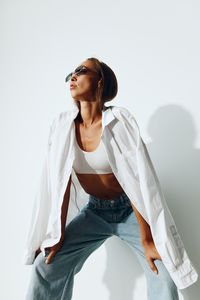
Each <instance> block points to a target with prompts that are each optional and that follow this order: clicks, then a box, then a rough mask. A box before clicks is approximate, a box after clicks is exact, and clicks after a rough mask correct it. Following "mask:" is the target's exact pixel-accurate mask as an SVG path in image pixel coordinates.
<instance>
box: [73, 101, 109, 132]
mask: <svg viewBox="0 0 200 300" xmlns="http://www.w3.org/2000/svg"><path fill="white" fill-rule="evenodd" d="M72 100H73V99H72ZM112 107H113V105H111V106H108V107H107V106H104V109H103V110H102V128H103V129H104V127H105V126H107V125H108V124H109V123H110V122H111V121H112V120H113V119H115V115H114V113H113V111H112ZM71 112H72V119H73V120H74V119H75V118H76V116H77V114H78V112H79V108H78V106H77V104H76V103H75V101H74V100H73V101H72V109H71Z"/></svg>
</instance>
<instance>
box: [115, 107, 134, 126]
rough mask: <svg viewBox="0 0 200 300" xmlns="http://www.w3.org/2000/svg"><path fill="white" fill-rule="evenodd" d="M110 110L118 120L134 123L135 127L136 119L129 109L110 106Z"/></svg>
mask: <svg viewBox="0 0 200 300" xmlns="http://www.w3.org/2000/svg"><path fill="white" fill-rule="evenodd" d="M111 109H112V111H113V113H114V114H116V116H118V117H119V116H120V118H122V119H124V121H127V122H128V121H130V122H134V123H135V124H136V125H137V121H136V118H135V116H134V114H133V113H132V112H131V110H130V109H128V108H127V107H124V106H117V105H112V106H111Z"/></svg>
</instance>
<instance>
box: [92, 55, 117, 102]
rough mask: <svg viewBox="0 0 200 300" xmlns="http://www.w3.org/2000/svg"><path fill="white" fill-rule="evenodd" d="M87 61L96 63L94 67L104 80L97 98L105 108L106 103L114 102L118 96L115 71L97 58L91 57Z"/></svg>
mask: <svg viewBox="0 0 200 300" xmlns="http://www.w3.org/2000/svg"><path fill="white" fill-rule="evenodd" d="M87 60H90V61H92V62H93V63H94V67H95V69H96V71H97V72H98V73H99V75H100V77H101V79H102V81H101V85H100V86H99V88H98V90H97V98H98V100H99V102H100V104H101V108H103V106H104V103H105V102H108V101H111V100H113V99H114V98H115V96H116V95H117V92H118V83H117V78H116V76H115V73H114V72H113V70H112V69H111V68H110V67H109V66H108V65H107V64H105V63H104V62H102V61H100V60H99V59H97V58H95V57H89V58H87Z"/></svg>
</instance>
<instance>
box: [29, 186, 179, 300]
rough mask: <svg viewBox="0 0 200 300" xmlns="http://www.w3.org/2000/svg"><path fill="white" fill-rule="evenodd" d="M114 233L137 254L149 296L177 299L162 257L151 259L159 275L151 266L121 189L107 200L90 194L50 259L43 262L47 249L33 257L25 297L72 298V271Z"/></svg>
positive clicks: (158, 299)
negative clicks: (112, 197) (48, 261)
mask: <svg viewBox="0 0 200 300" xmlns="http://www.w3.org/2000/svg"><path fill="white" fill-rule="evenodd" d="M113 235H115V236H118V237H119V238H121V239H122V240H123V241H124V242H125V243H127V245H128V246H129V247H130V248H131V249H132V251H133V252H134V253H135V254H136V257H137V258H138V260H139V262H140V264H141V266H142V268H143V270H144V274H145V276H146V280H147V295H148V300H177V299H179V298H178V290H177V287H176V285H175V283H174V282H173V280H172V279H171V277H170V275H169V273H168V271H167V269H166V268H165V266H164V264H163V263H162V261H160V260H155V261H154V262H155V264H156V266H157V268H158V275H157V274H155V273H153V271H152V270H151V269H150V267H149V264H148V262H147V260H146V257H145V255H144V249H143V246H142V244H141V242H140V230H139V225H138V222H137V219H136V217H135V214H134V211H133V209H132V206H131V202H130V199H129V198H128V196H127V195H126V194H125V193H124V192H123V193H122V194H121V195H120V196H119V197H117V198H115V199H109V200H108V199H100V198H97V197H95V196H93V195H89V200H88V203H87V204H86V205H85V206H84V207H83V209H82V210H81V211H80V213H79V214H78V215H77V216H76V217H75V218H74V219H73V220H72V221H71V222H70V223H69V224H68V225H67V226H66V228H65V237H64V242H63V245H62V247H61V249H60V250H59V251H58V252H57V253H56V255H55V256H54V258H53V259H52V261H51V263H50V264H46V263H45V259H46V256H47V255H48V253H49V250H47V249H46V250H45V257H44V256H43V254H42V252H40V253H39V255H38V256H37V257H36V259H35V261H34V264H33V267H32V270H31V277H30V282H29V286H28V290H27V294H26V300H47V299H48V300H71V299H72V294H73V284H74V276H75V274H77V273H78V272H79V271H80V270H81V268H82V266H83V264H84V262H85V261H86V259H87V258H88V257H89V255H90V254H92V253H93V252H94V251H95V250H96V249H97V248H98V247H100V246H101V245H102V244H103V243H104V241H105V240H106V239H107V238H109V237H111V236H113ZM80 300H81V295H80ZM124 300H126V299H124Z"/></svg>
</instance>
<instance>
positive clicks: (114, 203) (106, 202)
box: [89, 192, 131, 208]
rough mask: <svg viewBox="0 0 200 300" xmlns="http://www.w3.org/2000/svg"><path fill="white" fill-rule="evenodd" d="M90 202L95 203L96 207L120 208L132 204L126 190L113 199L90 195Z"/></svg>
mask: <svg viewBox="0 0 200 300" xmlns="http://www.w3.org/2000/svg"><path fill="white" fill-rule="evenodd" d="M89 203H93V204H95V207H96V208H110V207H112V208H115V207H116V208H118V207H124V206H131V202H130V199H129V198H128V196H127V195H126V193H125V192H122V194H120V195H119V196H118V197H116V198H112V199H104V198H98V197H96V196H93V195H89Z"/></svg>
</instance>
